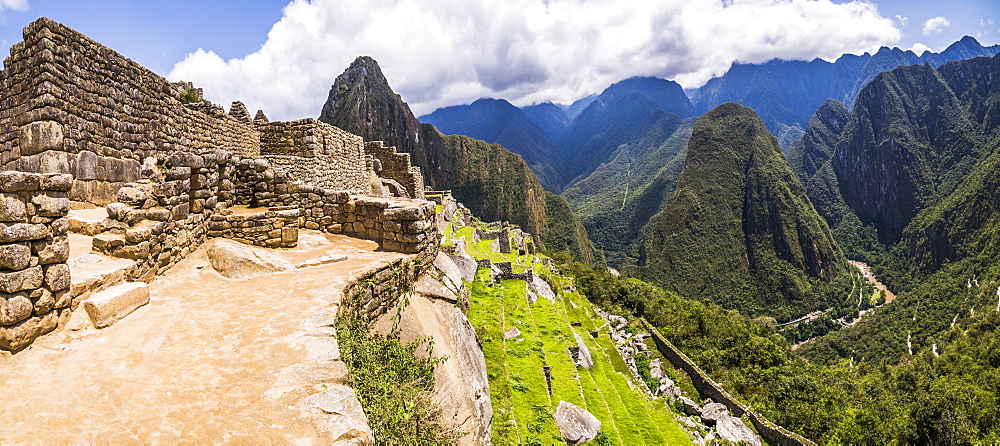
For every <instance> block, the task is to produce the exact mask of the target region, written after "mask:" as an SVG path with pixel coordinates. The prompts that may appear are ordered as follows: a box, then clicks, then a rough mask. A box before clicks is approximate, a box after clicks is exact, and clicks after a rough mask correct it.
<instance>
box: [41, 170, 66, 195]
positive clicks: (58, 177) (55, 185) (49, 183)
mask: <svg viewBox="0 0 1000 446" xmlns="http://www.w3.org/2000/svg"><path fill="white" fill-rule="evenodd" d="M38 188H39V189H40V190H47V191H59V192H69V190H70V189H72V188H73V175H70V174H67V173H48V174H44V175H41V176H39V183H38Z"/></svg>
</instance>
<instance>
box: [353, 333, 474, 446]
mask: <svg viewBox="0 0 1000 446" xmlns="http://www.w3.org/2000/svg"><path fill="white" fill-rule="evenodd" d="M337 340H338V342H339V343H340V352H341V357H342V358H343V359H344V362H345V363H346V364H347V370H348V372H349V373H348V384H349V385H350V386H351V387H352V388H353V389H354V391H355V392H356V393H357V394H358V400H359V401H361V407H362V408H363V409H364V411H365V415H366V416H367V417H368V423H369V424H370V425H371V427H372V429H373V430H374V432H375V434H376V435H377V437H378V439H379V442H380V443H381V444H399V445H409V444H450V443H454V442H455V440H456V439H457V438H458V434H457V433H456V432H452V431H450V430H449V429H447V428H445V427H444V426H442V425H441V424H440V422H439V420H440V415H441V410H440V408H438V407H436V406H435V404H433V402H432V397H433V390H434V367H435V366H436V365H437V364H439V363H440V362H441V361H443V358H434V357H432V356H431V355H430V353H431V351H430V349H432V348H433V342H428V340H427V339H418V340H416V341H414V342H412V343H408V344H404V343H402V342H400V340H399V338H398V337H397V336H395V335H389V336H382V335H377V334H369V333H368V327H367V325H366V324H365V323H364V322H362V321H359V320H351V319H349V318H346V317H341V318H337ZM421 344H423V345H425V346H426V347H425V348H427V349H428V352H427V353H428V354H427V355H426V356H427V358H426V359H421V358H419V357H417V356H415V355H414V353H415V352H416V350H417V348H419V347H420V345H421Z"/></svg>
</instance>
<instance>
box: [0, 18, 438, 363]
mask: <svg viewBox="0 0 1000 446" xmlns="http://www.w3.org/2000/svg"><path fill="white" fill-rule="evenodd" d="M10 53H11V54H10V57H8V58H6V59H5V60H4V70H3V72H2V79H0V82H2V85H0V97H2V101H0V129H4V131H3V132H2V133H0V166H2V169H0V170H3V171H4V172H2V173H0V292H2V294H0V348H3V349H7V350H18V349H21V348H24V347H25V346H26V345H28V344H29V343H30V342H32V340H34V339H35V338H36V337H38V336H40V335H42V334H44V333H47V332H49V331H52V330H53V329H55V328H56V327H57V326H58V325H59V324H60V323H62V322H61V321H65V320H66V319H67V317H68V314H69V312H70V311H71V309H72V308H74V307H75V306H76V304H78V303H79V302H78V299H79V297H80V296H76V295H74V293H73V292H71V290H70V289H69V288H70V278H69V274H70V273H69V268H68V267H67V264H66V261H67V259H68V257H69V242H68V240H67V232H68V231H69V230H70V228H69V223H68V221H67V218H66V216H67V214H68V213H69V211H70V209H71V208H73V209H81V208H87V207H106V208H107V212H108V218H107V219H106V220H104V221H103V222H101V224H100V225H97V226H96V227H92V228H84V229H83V230H84V231H87V232H89V235H93V236H95V238H94V240H93V247H94V249H95V250H96V251H99V252H102V253H105V254H108V255H111V256H114V257H120V258H126V259H131V260H134V261H135V266H134V267H132V268H131V269H130V270H129V271H128V274H127V275H128V280H145V281H148V280H150V279H151V278H153V277H155V276H156V275H157V274H162V273H163V272H164V271H166V269H168V268H169V267H170V266H171V265H173V264H174V263H176V262H177V261H179V260H180V259H182V258H183V257H184V256H186V255H187V254H189V253H190V252H192V251H193V250H194V249H196V248H197V247H198V246H199V245H200V244H201V243H203V242H204V241H205V240H206V239H207V238H209V237H228V238H234V239H238V240H240V241H243V242H245V243H251V244H256V245H261V246H268V247H278V246H292V245H294V244H295V241H296V238H297V231H298V228H300V227H306V228H310V229H319V230H322V231H326V232H330V233H343V234H352V235H356V236H361V237H365V238H370V239H373V240H377V241H378V242H379V244H380V246H381V247H382V248H383V249H386V250H393V251H401V252H406V253H414V254H419V255H423V256H433V255H434V254H435V253H436V250H437V233H436V232H435V231H434V230H433V222H434V211H435V208H434V205H433V204H432V203H429V202H426V201H423V200H422V198H423V197H424V187H423V178H422V177H421V174H420V171H419V169H418V168H415V167H413V166H411V165H410V159H409V154H405V153H396V152H395V149H393V148H391V147H384V146H383V145H382V143H380V142H365V141H363V140H362V138H361V137H358V136H355V135H352V134H350V133H348V132H345V131H343V130H341V129H338V128H336V127H333V126H330V125H327V124H324V123H321V122H318V121H316V120H314V119H302V120H298V121H292V122H268V120H267V118H266V117H265V116H264V113H262V112H260V111H258V112H257V114H256V116H255V118H254V119H251V118H250V113H249V111H248V110H247V109H246V107H245V106H244V105H243V104H242V103H239V102H237V103H234V104H233V106H232V107H231V110H230V112H229V113H226V112H225V111H224V109H223V108H222V107H220V106H218V105H215V104H212V103H209V102H207V101H204V100H202V99H201V92H200V91H199V90H198V89H196V88H194V86H193V85H191V84H189V83H183V82H181V83H171V82H168V81H167V80H166V79H164V78H163V77H161V76H158V75H157V74H155V73H153V72H151V71H149V70H148V69H146V68H143V67H142V66H140V65H138V64H137V63H135V62H133V61H132V60H129V59H128V58H126V57H124V56H122V55H120V54H118V53H116V52H114V51H112V50H110V49H108V48H106V47H104V46H101V45H100V44H98V43H96V42H94V41H93V40H90V39H89V38H87V37H86V36H84V35H82V34H80V33H78V32H76V31H73V30H72V29H69V28H68V27H66V26H63V25H61V24H59V23H56V22H54V21H52V20H49V19H47V18H41V19H39V20H37V21H35V22H34V23H32V24H30V25H29V26H28V27H26V28H25V29H24V41H23V42H20V43H17V44H15V45H14V46H13V47H11V50H10ZM411 199H413V200H411ZM237 205H239V206H247V207H250V208H260V212H259V213H255V214H249V215H246V214H244V215H232V211H231V210H230V208H231V207H233V206H237Z"/></svg>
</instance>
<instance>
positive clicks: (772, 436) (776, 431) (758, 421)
mask: <svg viewBox="0 0 1000 446" xmlns="http://www.w3.org/2000/svg"><path fill="white" fill-rule="evenodd" d="M643 324H644V325H645V326H646V329H647V330H648V331H649V333H650V335H652V338H653V342H654V343H655V344H656V349H657V350H658V351H659V352H660V354H662V355H663V356H664V357H665V358H667V360H668V361H670V363H671V364H673V365H674V367H677V368H679V369H681V370H683V371H684V372H685V373H687V374H688V376H690V377H691V381H692V383H693V384H694V387H695V388H696V389H698V392H699V393H701V395H702V396H704V397H708V398H711V399H712V401H715V402H717V403H722V404H723V405H725V406H726V408H728V409H729V413H730V414H732V415H733V416H735V417H742V416H743V415H747V417H748V418H749V419H750V422H751V423H753V425H754V428H756V429H757V433H758V434H759V435H760V436H761V438H763V439H764V440H766V441H767V442H768V443H769V444H781V445H803V446H804V445H815V444H816V443H813V442H812V441H810V440H808V439H806V438H805V437H803V436H801V435H799V434H796V433H795V432H792V431H790V430H788V429H785V428H783V427H781V426H778V425H776V424H774V423H772V422H770V421H768V420H767V419H766V418H764V416H763V415H760V414H758V413H756V412H754V411H753V410H751V409H750V408H749V407H747V406H744V405H743V404H741V403H740V402H739V401H737V400H736V398H734V397H733V396H732V395H730V394H729V392H726V391H725V389H723V388H722V386H721V385H719V383H717V382H715V380H713V379H712V378H711V377H709V376H708V374H707V373H705V371H704V370H702V369H701V368H700V367H698V365H697V364H695V363H694V361H692V360H691V359H690V358H688V357H687V355H685V354H684V353H683V352H681V351H680V350H678V349H677V347H674V345H673V344H671V343H670V341H667V340H666V339H665V338H664V337H663V335H661V334H660V332H659V331H657V330H656V329H655V328H653V327H652V326H651V325H649V324H648V323H646V322H645V321H643Z"/></svg>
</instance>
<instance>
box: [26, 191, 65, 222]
mask: <svg viewBox="0 0 1000 446" xmlns="http://www.w3.org/2000/svg"><path fill="white" fill-rule="evenodd" d="M31 203H32V204H34V205H35V206H36V208H35V213H36V214H38V215H41V216H43V217H62V216H64V215H66V214H67V213H69V198H68V197H67V196H66V193H65V192H38V193H36V194H35V195H34V196H33V197H31Z"/></svg>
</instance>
